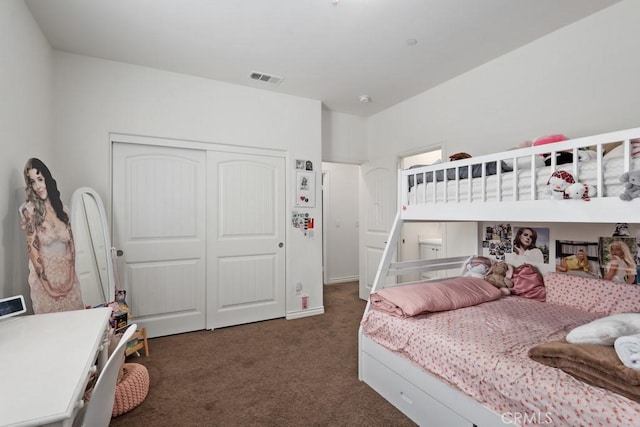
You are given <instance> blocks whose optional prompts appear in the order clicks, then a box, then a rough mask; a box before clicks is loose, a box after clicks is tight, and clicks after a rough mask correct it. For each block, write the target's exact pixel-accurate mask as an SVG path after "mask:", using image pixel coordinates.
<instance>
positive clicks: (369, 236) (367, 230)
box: [359, 158, 397, 300]
mask: <svg viewBox="0 0 640 427" xmlns="http://www.w3.org/2000/svg"><path fill="white" fill-rule="evenodd" d="M396 180H397V159H395V158H389V159H384V160H379V161H375V162H368V163H365V164H364V165H362V166H360V250H359V257H360V263H359V264H360V298H362V299H365V300H367V299H369V294H370V293H371V287H372V286H373V280H374V279H375V276H376V271H377V270H378V265H379V264H380V259H381V258H382V252H383V250H384V247H385V244H386V242H387V238H388V237H389V232H390V230H391V226H392V225H393V220H394V218H395V215H396V206H397V196H396V192H397V191H396V186H397V183H396Z"/></svg>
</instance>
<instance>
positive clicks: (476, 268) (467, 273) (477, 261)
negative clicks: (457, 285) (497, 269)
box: [462, 256, 491, 279]
mask: <svg viewBox="0 0 640 427" xmlns="http://www.w3.org/2000/svg"><path fill="white" fill-rule="evenodd" d="M490 268H491V260H490V259H489V258H487V257H484V256H474V257H472V258H470V259H469V262H467V264H466V265H465V266H464V268H463V270H464V271H463V273H462V276H463V277H475V278H478V279H484V276H486V275H487V271H489V269H490Z"/></svg>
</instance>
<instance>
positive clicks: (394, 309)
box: [369, 277, 502, 317]
mask: <svg viewBox="0 0 640 427" xmlns="http://www.w3.org/2000/svg"><path fill="white" fill-rule="evenodd" d="M501 296H502V292H500V290H499V289H498V288H496V287H495V286H493V285H492V284H490V283H489V282H487V281H486V280H484V279H478V278H474V277H454V278H452V279H445V280H442V281H441V282H424V283H416V284H413V285H406V286H398V287H392V288H386V289H381V290H380V291H377V292H373V293H372V294H371V295H370V296H369V300H370V301H371V305H372V306H373V308H375V309H377V310H382V311H384V312H386V313H389V314H391V315H393V316H398V317H411V316H416V315H418V314H421V313H427V312H436V311H445V310H455V309H457V308H462V307H469V306H472V305H476V304H480V303H483V302H487V301H493V300H496V299H498V298H500V297H501Z"/></svg>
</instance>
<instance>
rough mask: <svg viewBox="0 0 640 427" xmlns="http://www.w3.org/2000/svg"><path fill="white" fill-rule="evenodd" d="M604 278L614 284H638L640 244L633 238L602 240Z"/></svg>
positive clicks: (601, 265) (607, 238)
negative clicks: (639, 247)
mask: <svg viewBox="0 0 640 427" xmlns="http://www.w3.org/2000/svg"><path fill="white" fill-rule="evenodd" d="M599 243H600V270H601V273H602V278H603V279H605V280H611V281H614V282H620V283H627V284H638V268H637V260H638V242H637V240H636V239H635V238H633V237H616V236H612V237H601V238H600V242H599Z"/></svg>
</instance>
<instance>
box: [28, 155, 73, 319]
mask: <svg viewBox="0 0 640 427" xmlns="http://www.w3.org/2000/svg"><path fill="white" fill-rule="evenodd" d="M24 180H25V183H26V188H25V191H26V193H27V200H26V202H25V203H23V204H22V205H21V206H20V209H19V210H20V216H21V218H22V222H21V224H20V228H22V230H23V231H24V232H25V233H26V237H27V252H28V253H29V286H30V287H31V302H32V303H33V311H34V313H36V314H39V313H51V312H56V311H68V310H78V309H82V308H84V306H83V303H82V295H81V293H80V283H79V282H78V277H77V276H76V268H75V247H74V244H73V235H72V233H71V223H70V221H69V214H68V209H67V208H66V207H65V206H63V204H62V201H61V200H60V191H58V185H57V183H56V180H55V179H53V177H52V176H51V172H50V171H49V168H47V166H46V165H45V164H44V163H43V162H42V161H41V160H39V159H36V158H31V159H29V160H28V161H27V163H26V165H25V167H24Z"/></svg>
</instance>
